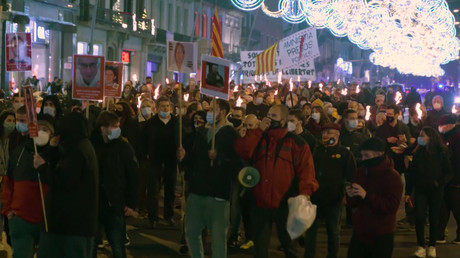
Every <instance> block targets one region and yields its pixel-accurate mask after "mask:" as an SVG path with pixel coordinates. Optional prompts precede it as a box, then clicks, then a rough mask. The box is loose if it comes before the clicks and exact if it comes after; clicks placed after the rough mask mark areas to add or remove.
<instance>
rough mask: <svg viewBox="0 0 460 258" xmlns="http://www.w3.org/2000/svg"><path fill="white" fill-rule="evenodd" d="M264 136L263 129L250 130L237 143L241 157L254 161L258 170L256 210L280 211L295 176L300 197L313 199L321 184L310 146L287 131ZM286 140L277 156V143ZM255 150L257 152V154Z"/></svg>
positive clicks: (284, 129) (271, 132) (282, 130)
mask: <svg viewBox="0 0 460 258" xmlns="http://www.w3.org/2000/svg"><path fill="white" fill-rule="evenodd" d="M263 135H264V132H263V131H262V130H261V129H255V130H248V132H247V134H246V136H245V137H243V138H238V139H237V140H236V142H235V150H236V152H237V153H238V155H239V156H240V157H241V158H242V159H244V160H247V161H251V160H252V161H253V163H252V164H253V166H254V167H255V168H257V169H258V170H259V173H260V181H259V183H258V184H257V185H256V186H255V187H254V189H253V192H254V196H255V199H256V204H257V206H258V207H260V208H266V209H274V208H278V207H279V205H280V202H281V201H282V200H283V199H284V198H285V197H287V196H286V194H287V192H288V190H289V188H290V186H291V183H292V180H293V179H294V176H295V174H297V177H298V179H299V194H304V195H308V196H311V195H312V193H313V192H315V191H316V189H318V182H317V181H316V178H315V169H314V164H313V158H312V155H311V152H310V147H308V144H306V143H305V141H303V140H302V139H301V138H299V137H298V136H296V135H293V134H290V133H289V134H288V132H287V129H286V128H283V129H274V130H268V131H267V133H266V134H265V136H266V137H265V138H264V139H262V137H263ZM283 138H284V141H283V144H282V145H280V148H279V150H278V152H279V153H278V154H277V153H276V152H277V143H278V141H279V140H280V139H283ZM261 139H262V140H261ZM267 140H268V148H267ZM259 142H260V145H259V147H257V145H258V143H259ZM256 148H257V149H258V151H257V153H254V152H255V149H256ZM276 154H277V159H276V160H275V155H276Z"/></svg>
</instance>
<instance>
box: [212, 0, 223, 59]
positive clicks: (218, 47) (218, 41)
mask: <svg viewBox="0 0 460 258" xmlns="http://www.w3.org/2000/svg"><path fill="white" fill-rule="evenodd" d="M221 28H222V27H221V26H220V21H219V16H218V15H217V6H214V19H213V20H212V44H211V46H212V56H216V57H220V58H224V50H223V48H222V29H221Z"/></svg>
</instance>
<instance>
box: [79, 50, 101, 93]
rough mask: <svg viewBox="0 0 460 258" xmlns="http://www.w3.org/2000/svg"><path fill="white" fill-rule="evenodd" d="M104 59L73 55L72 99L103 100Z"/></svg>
mask: <svg viewBox="0 0 460 258" xmlns="http://www.w3.org/2000/svg"><path fill="white" fill-rule="evenodd" d="M104 77H105V59H104V57H103V56H90V55H74V58H73V85H72V98H73V99H86V100H102V99H103V98H104V87H103V86H104Z"/></svg>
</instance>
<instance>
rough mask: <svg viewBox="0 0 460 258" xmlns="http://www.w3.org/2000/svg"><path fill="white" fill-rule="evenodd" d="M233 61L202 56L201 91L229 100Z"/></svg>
mask: <svg viewBox="0 0 460 258" xmlns="http://www.w3.org/2000/svg"><path fill="white" fill-rule="evenodd" d="M230 64H231V62H230V61H228V60H225V59H222V58H218V57H213V56H202V58H201V93H202V94H205V95H208V96H212V97H218V98H221V99H225V100H228V99H229V93H230V86H229V84H230V83H229V76H230Z"/></svg>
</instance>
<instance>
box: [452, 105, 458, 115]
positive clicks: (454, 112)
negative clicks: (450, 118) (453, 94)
mask: <svg viewBox="0 0 460 258" xmlns="http://www.w3.org/2000/svg"><path fill="white" fill-rule="evenodd" d="M457 112H458V109H457V107H456V106H455V104H453V105H452V114H457Z"/></svg>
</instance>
